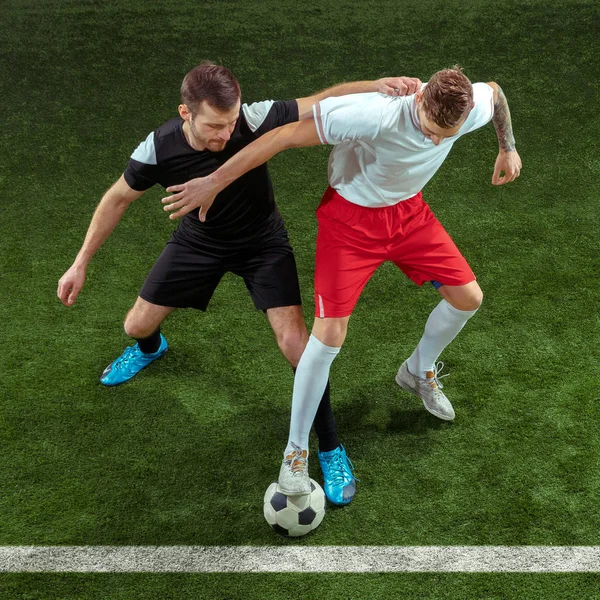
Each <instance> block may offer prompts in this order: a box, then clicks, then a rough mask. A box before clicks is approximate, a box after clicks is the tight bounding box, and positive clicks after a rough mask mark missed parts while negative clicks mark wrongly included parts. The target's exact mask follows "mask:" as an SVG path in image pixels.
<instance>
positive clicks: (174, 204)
mask: <svg viewBox="0 0 600 600" xmlns="http://www.w3.org/2000/svg"><path fill="white" fill-rule="evenodd" d="M320 143H321V140H320V139H319V135H318V134H317V127H316V125H315V122H314V121H313V120H310V121H299V122H296V123H288V124H287V125H283V127H278V128H277V129H273V130H272V131H269V132H268V133H265V134H264V135H262V136H261V137H259V138H258V139H257V140H255V141H254V142H252V143H251V144H248V145H247V146H246V147H245V148H243V149H242V150H240V151H239V152H238V153H237V154H234V155H233V156H232V157H231V158H230V159H229V160H228V161H227V162H226V163H225V164H224V165H222V166H221V167H220V168H219V169H217V170H216V171H215V172H214V173H212V174H211V175H209V176H208V177H198V178H197V179H191V180H190V181H188V182H187V183H184V184H182V185H172V186H171V187H168V188H167V192H176V193H174V194H173V195H172V196H168V197H167V198H163V199H162V203H163V204H164V205H165V211H168V212H171V211H177V212H174V213H173V214H171V215H170V216H169V218H170V219H178V218H179V217H183V215H186V214H187V213H189V212H190V211H191V210H194V209H195V208H199V209H200V211H199V213H198V218H199V219H200V221H204V220H206V211H207V210H208V209H209V208H210V207H211V206H212V203H213V201H214V199H215V196H216V195H217V194H218V193H219V192H221V191H222V190H224V189H225V188H226V187H227V186H228V185H229V184H230V183H232V182H234V181H235V180H236V179H237V178H238V177H241V176H242V175H243V174H244V173H247V172H248V171H250V170H251V169H254V168H256V167H258V166H259V165H262V164H263V163H264V162H267V161H268V160H269V159H270V158H272V157H273V156H275V155H276V154H278V153H279V152H281V151H282V150H286V149H287V148H303V147H305V146H316V145H318V144H320Z"/></svg>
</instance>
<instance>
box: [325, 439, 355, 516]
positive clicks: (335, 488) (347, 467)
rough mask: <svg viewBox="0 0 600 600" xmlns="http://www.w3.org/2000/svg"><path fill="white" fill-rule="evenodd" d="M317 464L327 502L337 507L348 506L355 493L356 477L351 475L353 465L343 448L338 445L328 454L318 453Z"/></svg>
mask: <svg viewBox="0 0 600 600" xmlns="http://www.w3.org/2000/svg"><path fill="white" fill-rule="evenodd" d="M319 462H320V463H321V470H322V471H323V482H324V486H323V487H324V488H325V494H326V495H327V498H328V499H329V501H330V502H332V503H333V504H337V505H344V504H349V503H350V502H351V501H352V498H354V494H355V492H356V477H354V475H353V474H352V472H353V471H354V465H353V464H352V461H351V460H350V459H349V458H348V455H347V454H346V449H345V448H344V446H341V445H340V446H338V447H337V448H336V449H335V450H331V451H330V452H319Z"/></svg>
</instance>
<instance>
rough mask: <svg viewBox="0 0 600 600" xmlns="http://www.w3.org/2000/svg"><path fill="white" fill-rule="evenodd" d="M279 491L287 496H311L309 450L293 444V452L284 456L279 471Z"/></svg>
mask: <svg viewBox="0 0 600 600" xmlns="http://www.w3.org/2000/svg"><path fill="white" fill-rule="evenodd" d="M278 483H279V489H280V490H281V491H282V492H283V493H284V494H286V495H287V496H303V495H305V494H310V477H309V476H308V450H303V449H302V448H300V446H298V445H296V444H294V442H292V451H291V452H288V453H287V454H285V455H284V459H283V462H282V463H281V469H280V471H279V481H278Z"/></svg>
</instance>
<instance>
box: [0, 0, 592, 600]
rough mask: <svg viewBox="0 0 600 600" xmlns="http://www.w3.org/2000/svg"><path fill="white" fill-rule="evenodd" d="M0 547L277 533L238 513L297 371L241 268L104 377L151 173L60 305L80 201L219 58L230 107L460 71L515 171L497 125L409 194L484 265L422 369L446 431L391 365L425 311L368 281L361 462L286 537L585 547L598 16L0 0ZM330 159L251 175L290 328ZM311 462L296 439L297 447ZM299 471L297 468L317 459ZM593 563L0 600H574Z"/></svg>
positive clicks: (136, 255) (255, 500)
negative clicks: (513, 174)
mask: <svg viewBox="0 0 600 600" xmlns="http://www.w3.org/2000/svg"><path fill="white" fill-rule="evenodd" d="M0 13H1V14H2V17H1V19H0V40H2V41H1V42H0V44H1V47H2V53H1V56H2V59H1V60H0V98H1V101H0V122H1V123H2V126H1V128H0V193H1V196H2V202H1V208H0V261H1V262H0V272H1V282H2V284H1V285H0V300H1V304H0V306H1V310H2V315H3V319H2V325H3V327H2V329H3V332H2V333H3V335H2V338H3V340H2V341H3V343H2V361H1V367H0V370H1V372H2V376H1V377H0V397H1V402H0V440H1V447H2V450H1V452H2V454H1V460H0V545H4V546H7V545H101V544H106V545H113V544H114V545H121V544H124V545H187V544H190V545H242V544H244V545H280V546H282V547H283V546H285V545H287V544H289V542H286V541H285V540H282V539H280V538H278V537H277V536H275V535H274V534H273V533H272V532H271V531H270V529H269V528H268V526H267V525H266V524H265V522H264V520H263V517H262V508H261V504H262V495H263V493H264V490H265V489H266V487H267V485H268V484H269V483H270V482H271V481H272V480H273V479H274V478H275V477H276V476H277V473H278V468H279V461H280V456H281V451H282V449H283V446H284V444H285V441H286V439H287V429H288V422H289V408H290V398H291V388H292V373H291V370H290V369H289V367H288V366H287V364H286V362H285V360H284V359H283V357H282V356H281V355H280V354H279V352H278V350H277V347H276V344H275V342H274V340H273V336H272V333H271V331H270V328H269V326H268V324H267V322H266V319H265V318H264V316H263V315H262V313H258V312H256V311H255V310H254V309H253V306H252V302H251V300H250V298H249V296H248V294H247V292H246V289H245V287H244V284H243V282H242V281H241V280H239V279H236V278H235V277H234V276H228V277H226V278H225V279H224V280H223V282H222V284H221V285H220V287H219V288H218V290H217V293H216V295H215V297H214V299H213V301H212V303H211V305H210V307H209V311H208V312H207V313H206V314H201V313H199V312H194V311H192V310H186V311H179V312H176V313H175V314H174V315H172V316H171V317H170V318H169V319H168V321H167V322H166V323H165V325H164V328H163V331H164V333H165V334H166V336H167V338H168V339H169V343H170V351H169V353H168V354H167V356H166V357H165V358H164V359H163V360H161V361H159V362H158V363H157V364H155V365H153V366H152V367H151V368H149V369H148V370H147V371H145V372H144V373H142V374H141V375H140V376H138V377H137V378H136V379H134V380H133V381H131V382H129V383H128V384H126V385H123V386H120V387H118V388H113V389H107V388H104V387H103V386H101V385H100V383H99V381H98V378H99V376H100V374H101V372H102V370H103V369H104V367H105V366H106V365H107V364H108V363H109V362H110V361H112V360H113V359H114V358H115V357H116V356H117V355H118V354H120V353H121V351H122V350H123V348H124V347H125V345H127V344H128V338H127V337H126V335H125V334H124V332H123V330H122V321H123V318H124V316H125V314H126V312H127V311H128V310H129V308H130V307H131V305H132V304H133V302H134V300H135V297H136V295H137V293H138V291H139V288H140V286H141V284H142V282H143V280H144V277H145V275H146V273H147V271H148V270H149V268H150V266H151V265H152V264H153V262H154V260H155V258H156V257H157V256H158V254H159V253H160V251H161V250H162V248H163V246H164V244H165V242H166V240H167V239H168V237H169V235H170V232H171V230H172V228H173V226H174V225H173V223H172V222H171V221H169V220H168V218H167V217H166V216H165V213H164V212H163V211H162V207H161V205H160V198H161V197H162V196H163V195H164V194H163V191H162V190H161V189H158V188H155V189H152V190H151V191H150V192H148V193H147V194H146V195H144V197H143V198H142V199H140V200H139V201H137V202H136V203H134V205H133V206H132V207H131V208H130V209H129V210H128V211H127V212H126V214H125V216H124V218H123V219H122V221H121V223H120V224H119V226H118V228H117V229H116V230H115V232H114V233H113V235H112V236H111V237H110V238H109V240H108V241H107V242H106V244H105V245H104V247H103V248H102V249H101V250H100V251H99V253H98V254H97V255H96V257H95V258H94V260H93V261H92V263H91V265H90V268H89V270H88V280H87V283H86V286H85V287H84V289H83V291H82V293H81V295H80V297H79V299H78V301H77V304H76V305H75V306H74V307H71V308H69V309H67V308H65V307H64V306H62V304H61V303H60V302H59V300H58V299H57V298H56V287H57V282H58V279H59V278H60V276H61V275H62V274H63V273H64V271H65V270H66V269H67V268H68V267H69V266H70V264H71V262H72V261H73V259H74V257H75V255H76V253H77V251H78V249H79V247H80V245H81V242H82V240H83V237H84V235H85V232H86V229H87V226H88V224H89V220H90V218H91V215H92V212H93V210H94V207H95V205H96V204H97V202H98V201H99V199H100V197H101V196H102V194H103V192H104V191H105V190H106V188H108V187H109V186H110V185H111V183H112V182H113V181H115V180H116V179H117V178H118V177H119V176H120V174H121V173H122V171H123V170H124V168H125V166H126V164H127V161H128V158H129V155H130V154H131V152H132V151H133V149H134V148H135V147H136V146H137V144H138V143H139V142H140V141H142V140H143V139H144V138H145V137H146V136H147V134H148V133H149V132H150V131H151V130H153V129H154V128H155V127H157V126H158V125H160V124H161V123H163V122H164V121H165V120H167V119H168V118H171V117H172V116H174V115H175V114H176V109H177V105H178V103H179V97H178V90H179V86H180V83H181V79H182V78H183V76H184V75H185V73H186V72H187V71H188V70H189V69H191V68H192V67H193V66H195V65H196V64H197V63H198V62H200V60H202V59H205V58H208V59H212V60H215V61H220V62H222V64H224V65H226V66H227V67H229V68H231V69H232V70H233V72H234V73H236V75H237V76H238V78H239V80H240V84H241V87H242V94H243V100H244V101H247V102H251V101H255V100H263V99H267V98H274V99H287V98H295V97H302V96H307V95H310V94H311V93H313V92H315V91H318V90H320V89H323V88H325V87H328V86H330V85H333V84H335V83H340V82H342V81H351V80H358V79H374V78H377V77H380V76H384V75H410V76H417V77H420V78H421V79H423V80H426V79H428V78H429V76H430V75H431V74H432V73H433V72H435V71H436V70H438V69H440V68H443V67H446V66H449V65H453V64H455V63H459V64H461V65H462V66H463V67H464V68H465V71H466V74H467V75H468V76H469V77H470V78H471V80H472V81H490V80H493V81H496V82H498V83H499V84H500V85H501V86H502V88H503V89H504V91H505V93H506V96H507V98H508V101H509V105H510V108H511V112H512V117H513V125H514V130H515V136H516V140H517V149H518V150H519V153H520V155H521V158H522V160H523V171H522V174H521V177H520V178H519V179H518V180H517V182H516V183H514V184H511V185H508V186H505V187H502V188H496V187H494V186H492V185H491V176H492V171H493V164H494V160H495V157H496V153H497V141H496V136H495V132H494V129H493V127H492V125H488V126H487V127H486V128H484V129H482V130H480V131H478V132H476V133H474V134H471V135H469V136H467V137H465V138H464V139H462V140H461V141H460V142H459V143H457V145H456V146H455V148H454V150H453V152H452V153H451V155H450V157H449V159H448V160H447V161H446V163H445V164H444V165H443V167H442V169H441V170H440V171H439V173H438V174H437V175H436V177H435V178H434V179H433V180H432V181H431V182H430V183H429V184H428V185H427V187H426V189H425V192H424V195H425V198H426V200H428V202H429V203H430V205H431V206H432V208H433V210H434V211H435V212H436V214H437V216H438V217H439V218H440V220H441V221H442V222H443V223H444V225H445V226H446V228H447V230H448V231H449V232H450V233H451V235H452V236H453V237H454V239H455V241H456V242H457V244H458V245H459V247H460V248H461V249H462V251H463V253H464V255H465V256H466V257H467V259H468V260H469V261H470V263H471V266H472V267H473V270H474V271H475V272H476V274H477V275H478V279H479V282H480V285H481V287H482V289H483V291H484V294H485V299H484V304H483V306H482V308H481V310H480V311H479V312H478V314H477V315H476V317H475V318H474V319H473V320H472V321H471V322H470V323H469V324H468V325H467V327H466V328H465V330H464V331H463V333H461V335H460V336H459V338H458V339H457V340H456V341H455V342H454V343H453V344H452V345H451V346H450V347H449V349H448V350H447V351H446V353H445V354H444V356H443V357H442V358H443V360H444V361H445V363H446V365H447V367H448V368H449V370H450V371H451V373H452V374H451V377H449V378H448V379H445V380H444V382H445V386H446V391H447V393H448V396H449V397H450V398H451V400H452V402H453V404H454V406H455V409H456V412H457V419H456V421H455V422H453V423H451V424H449V423H444V422H441V421H439V420H436V419H435V418H434V417H432V416H430V415H429V414H428V413H427V412H425V411H424V409H423V407H422V404H421V403H420V402H419V401H418V400H415V399H413V398H412V397H411V396H409V395H408V394H406V393H405V392H402V391H401V390H400V389H399V388H398V387H397V386H396V384H395V382H394V375H395V371H396V369H397V367H398V365H399V364H400V363H401V362H402V360H404V359H405V358H406V357H407V356H408V355H409V354H410V353H411V352H412V350H413V348H414V346H415V345H416V343H417V342H418V340H419V338H420V336H421V333H422V328H423V326H424V323H425V320H426V318H427V315H428V313H429V312H430V310H431V309H432V308H433V306H434V305H435V304H436V303H437V301H438V299H437V296H436V293H435V292H434V290H433V288H431V287H428V286H424V287H423V288H422V289H418V288H416V287H415V286H414V285H413V284H412V283H411V282H410V281H408V280H407V279H405V278H404V277H403V276H402V274H401V273H400V272H399V271H398V270H396V268H395V267H394V266H393V265H384V267H383V268H381V269H380V270H379V271H378V272H377V273H376V274H375V276H374V277H373V279H372V281H371V282H370V283H369V284H368V286H367V288H366V290H365V292H364V294H363V296H362V298H361V300H360V301H359V304H358V306H357V309H356V311H355V313H354V315H353V317H352V319H351V322H350V329H349V335H348V339H347V342H346V344H345V346H344V349H343V351H342V353H341V355H340V357H339V358H338V359H337V360H336V362H335V363H334V366H333V369H332V393H333V402H334V411H335V413H336V416H337V420H338V426H339V433H340V437H341V439H342V441H343V443H344V444H345V445H346V447H347V448H348V451H349V454H350V456H351V458H352V460H353V462H354V464H355V466H356V469H357V475H358V477H359V478H360V480H361V481H360V484H359V489H358V492H357V495H356V498H355V500H354V502H353V503H352V504H351V505H350V506H348V507H346V508H344V509H337V510H335V509H331V510H329V511H328V513H327V515H326V517H325V521H324V522H323V524H322V525H321V527H320V528H319V529H318V531H317V532H315V533H314V534H312V535H310V536H308V537H307V538H305V539H302V540H299V541H297V542H294V543H296V544H300V545H363V544H364V545H409V546H412V545H600V533H599V532H600V513H599V510H598V507H599V501H600V473H599V466H600V434H599V429H598V422H599V421H600V393H599V392H598V384H597V380H598V363H599V359H600V350H599V347H600V346H599V344H598V339H599V334H600V319H599V311H598V301H597V291H598V284H599V283H600V268H599V259H598V239H599V238H600V224H599V217H598V214H599V211H598V206H597V205H598V198H599V197H600V186H599V184H598V176H599V175H600V162H599V160H598V153H597V143H598V140H597V138H598V131H599V130H600V117H599V113H598V110H597V99H598V93H599V84H598V82H599V81H600V51H599V49H598V45H597V42H596V41H595V40H597V36H598V34H599V33H600V20H599V19H600V6H599V5H598V3H597V2H592V1H590V2H588V1H581V2H575V1H573V0H566V1H562V2H558V1H557V0H551V1H549V0H545V1H541V0H539V1H538V0H531V1H524V2H508V1H504V0H500V1H492V0H481V1H479V2H472V3H466V4H465V3H462V2H458V1H457V0H448V1H446V2H442V1H439V0H423V2H421V3H418V4H417V3H413V2H407V1H405V0H401V1H396V2H392V1H389V0H387V1H386V0H373V1H372V2H370V3H368V4H367V3H364V4H363V3H356V2H349V1H348V0H341V1H337V2H323V3H295V2H288V1H287V0H284V1H283V2H282V1H279V2H275V1H274V0H256V1H255V2H254V3H243V2H235V1H227V2H219V1H217V0H214V1H213V2H194V1H192V0H179V1H178V2H175V1H173V0H167V1H159V2H152V1H150V0H138V1H137V2H135V3H128V2H124V1H123V0H118V1H114V2H110V3H103V2H99V1H98V0H80V1H72V2H69V1H67V0H45V1H44V2H41V1H40V2H26V1H24V0H0ZM327 157H328V149H327V148H309V149H304V150H294V151H289V152H287V153H285V154H283V155H279V156H277V157H276V158H275V159H273V160H272V162H271V175H272V178H273V180H274V184H275V192H276V197H277V199H278V205H279V208H280V211H281V213H282V214H283V216H284V218H285V220H286V223H287V226H288V229H289V231H290V237H291V240H292V244H293V245H294V248H295V250H296V257H297V261H298V265H299V270H300V278H301V285H302V290H303V297H304V300H305V308H304V310H305V316H306V319H307V322H308V323H310V322H312V314H313V306H312V271H313V253H314V239H315V233H316V220H315V217H314V209H315V208H316V206H317V203H318V201H319V198H320V196H321V194H322V192H323V190H324V188H325V186H326V176H327ZM315 454H316V452H315ZM311 474H312V475H313V477H315V478H318V477H320V473H319V472H318V465H317V464H316V461H314V460H313V463H312V467H311ZM598 589H600V578H599V577H597V576H596V575H595V574H591V575H575V574H564V575H508V574H496V575H491V574H478V575H466V574H463V575H459V574H457V575H451V574H443V575H442V574H424V575H415V574H412V575H409V574H404V575H400V574H399V575H340V574H337V575H336V574H329V575H298V574H295V575H283V574H277V575H251V574H247V575H241V574H236V575H226V574H214V575H115V574H106V575H56V574H54V575H43V574H42V575H40V574H38V575H31V574H29V575H28V574H4V575H1V576H0V598H2V599H3V600H4V598H7V599H8V598H10V599H12V598H23V599H28V600H29V599H46V598H119V599H129V598H138V597H139V598H243V599H247V598H267V599H270V598H320V597H323V598H325V597H327V598H342V597H344V598H597V597H600V592H598V591H597V590H598Z"/></svg>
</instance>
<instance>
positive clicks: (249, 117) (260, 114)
mask: <svg viewBox="0 0 600 600" xmlns="http://www.w3.org/2000/svg"><path fill="white" fill-rule="evenodd" d="M273 104H275V101H274V100H263V101H262V102H253V103H252V104H250V105H249V106H248V104H243V105H242V110H243V111H244V117H246V122H247V123H248V127H250V131H252V132H254V131H256V130H257V129H258V128H259V127H260V126H261V125H262V124H263V123H264V122H265V119H266V118H267V115H268V114H269V111H270V110H271V107H272V106H273Z"/></svg>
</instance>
